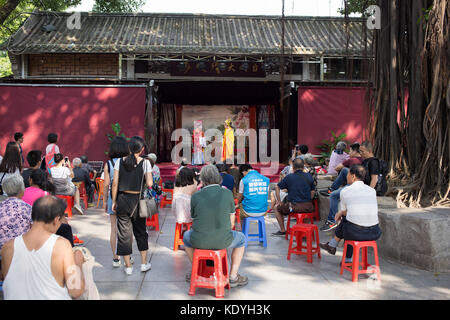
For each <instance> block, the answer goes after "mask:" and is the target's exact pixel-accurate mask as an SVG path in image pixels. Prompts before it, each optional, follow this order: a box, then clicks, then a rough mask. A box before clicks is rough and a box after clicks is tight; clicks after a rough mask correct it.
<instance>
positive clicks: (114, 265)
mask: <svg viewBox="0 0 450 320" xmlns="http://www.w3.org/2000/svg"><path fill="white" fill-rule="evenodd" d="M112 265H113V268H119V267H120V265H121V262H120V259H113V263H112Z"/></svg>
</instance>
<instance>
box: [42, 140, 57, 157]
mask: <svg viewBox="0 0 450 320" xmlns="http://www.w3.org/2000/svg"><path fill="white" fill-rule="evenodd" d="M53 146H55V153H59V147H58V146H57V145H56V144H54V143H50V144H49V145H48V146H47V148H45V154H46V155H47V154H49V153H50V152H52V148H53Z"/></svg>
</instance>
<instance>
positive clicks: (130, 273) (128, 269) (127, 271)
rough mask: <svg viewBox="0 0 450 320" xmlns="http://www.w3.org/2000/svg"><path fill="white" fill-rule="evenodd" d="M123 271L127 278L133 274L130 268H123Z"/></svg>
mask: <svg viewBox="0 0 450 320" xmlns="http://www.w3.org/2000/svg"><path fill="white" fill-rule="evenodd" d="M124 270H125V273H126V274H127V275H129V276H131V275H132V274H133V268H132V267H130V268H127V267H125V268H124Z"/></svg>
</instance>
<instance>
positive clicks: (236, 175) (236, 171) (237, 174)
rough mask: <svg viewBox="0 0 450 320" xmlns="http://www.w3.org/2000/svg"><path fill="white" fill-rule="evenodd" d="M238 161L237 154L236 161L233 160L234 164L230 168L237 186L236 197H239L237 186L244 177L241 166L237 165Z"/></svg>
mask: <svg viewBox="0 0 450 320" xmlns="http://www.w3.org/2000/svg"><path fill="white" fill-rule="evenodd" d="M236 163H237V156H235V161H234V162H233V164H232V165H231V167H230V170H229V173H230V174H231V175H232V176H233V179H234V186H235V188H234V193H233V195H234V197H235V198H236V197H237V190H236V187H237V186H239V184H240V182H241V179H242V175H241V173H240V172H239V167H238V166H237V165H236Z"/></svg>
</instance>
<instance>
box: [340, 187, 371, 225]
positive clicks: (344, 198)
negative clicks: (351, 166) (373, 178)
mask: <svg viewBox="0 0 450 320" xmlns="http://www.w3.org/2000/svg"><path fill="white" fill-rule="evenodd" d="M340 198H341V209H342V210H347V216H346V218H347V220H348V221H350V222H351V223H354V224H357V225H359V226H362V227H371V226H374V225H376V224H378V203H377V193H376V191H375V189H374V188H371V187H369V186H368V185H366V184H364V182H362V181H356V182H353V183H352V184H351V185H350V186H348V187H346V188H344V189H342V191H341V194H340Z"/></svg>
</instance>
